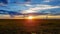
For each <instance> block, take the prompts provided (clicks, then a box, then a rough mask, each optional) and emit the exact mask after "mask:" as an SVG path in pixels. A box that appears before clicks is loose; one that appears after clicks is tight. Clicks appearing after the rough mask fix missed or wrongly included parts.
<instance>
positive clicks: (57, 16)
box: [0, 15, 60, 19]
mask: <svg viewBox="0 0 60 34" xmlns="http://www.w3.org/2000/svg"><path fill="white" fill-rule="evenodd" d="M28 17H29V15H26V16H24V15H14V16H13V17H12V16H10V15H0V19H27V18H28ZM32 17H33V18H34V19H60V15H35V16H34V15H33V16H32Z"/></svg>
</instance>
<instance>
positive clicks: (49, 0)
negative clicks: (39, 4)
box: [43, 0, 53, 2]
mask: <svg viewBox="0 0 60 34" xmlns="http://www.w3.org/2000/svg"><path fill="white" fill-rule="evenodd" d="M51 1H53V0H44V1H43V2H51Z"/></svg>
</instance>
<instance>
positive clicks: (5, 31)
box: [0, 19, 60, 34]
mask: <svg viewBox="0 0 60 34" xmlns="http://www.w3.org/2000/svg"><path fill="white" fill-rule="evenodd" d="M59 32H60V19H30V20H29V19H0V34H31V33H37V34H60V33H59Z"/></svg>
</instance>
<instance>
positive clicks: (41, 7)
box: [22, 4, 60, 13]
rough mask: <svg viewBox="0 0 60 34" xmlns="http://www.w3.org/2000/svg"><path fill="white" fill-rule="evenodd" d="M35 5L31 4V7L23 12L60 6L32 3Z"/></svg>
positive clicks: (34, 11) (33, 11)
mask: <svg viewBox="0 0 60 34" xmlns="http://www.w3.org/2000/svg"><path fill="white" fill-rule="evenodd" d="M32 6H33V7H31V6H30V8H29V9H27V10H23V11H22V13H36V12H38V10H40V11H41V10H47V9H55V8H60V6H52V5H39V4H37V5H35V7H34V5H32Z"/></svg>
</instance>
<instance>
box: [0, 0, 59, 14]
mask: <svg viewBox="0 0 60 34" xmlns="http://www.w3.org/2000/svg"><path fill="white" fill-rule="evenodd" d="M6 2H8V3H7V4H4V3H6ZM0 10H6V11H14V12H20V13H60V0H8V1H5V0H0Z"/></svg>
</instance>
